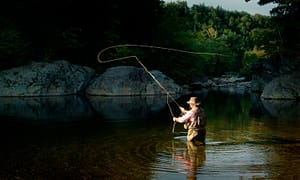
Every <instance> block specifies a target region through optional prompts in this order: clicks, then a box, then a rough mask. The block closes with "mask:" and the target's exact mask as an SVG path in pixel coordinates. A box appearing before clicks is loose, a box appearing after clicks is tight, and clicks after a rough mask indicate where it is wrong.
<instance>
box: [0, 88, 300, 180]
mask: <svg viewBox="0 0 300 180" xmlns="http://www.w3.org/2000/svg"><path fill="white" fill-rule="evenodd" d="M199 96H200V98H201V100H202V105H203V107H204V109H205V111H206V113H207V116H208V120H207V138H206V145H205V146H195V145H192V144H190V143H187V142H186V136H185V135H186V132H185V130H184V129H183V127H182V124H176V128H175V133H174V134H173V133H172V126H173V122H172V120H171V116H170V112H169V110H168V108H167V107H166V106H162V107H161V108H160V109H159V108H158V109H155V108H153V109H154V110H153V109H152V111H151V112H148V111H146V110H145V109H144V108H142V110H141V109H138V110H136V109H135V108H134V106H136V105H138V104H137V101H136V100H133V99H134V97H132V98H133V99H132V101H130V98H129V101H128V98H127V99H126V103H124V102H125V99H122V98H121V97H119V98H121V99H119V100H120V101H122V103H119V104H118V103H116V104H114V105H113V108H114V110H112V111H109V109H112V108H111V107H110V108H108V107H109V105H108V104H109V103H108V102H113V100H111V99H109V101H105V103H104V104H98V105H97V106H93V103H95V102H98V101H100V100H99V99H96V100H95V99H94V100H93V101H89V102H93V103H90V104H89V103H83V104H84V107H83V108H80V109H83V110H82V111H80V110H77V109H76V110H75V112H73V111H72V110H70V109H68V113H67V111H64V110H57V108H54V107H57V106H58V105H53V106H52V110H43V112H48V114H47V113H44V114H43V113H42V112H40V111H39V110H40V108H47V103H46V104H45V103H43V106H35V105H34V104H36V103H33V104H31V103H30V109H31V110H32V109H34V110H32V112H31V111H30V112H31V113H30V114H28V113H24V111H25V110H24V109H27V108H28V107H24V106H22V107H20V104H24V103H19V104H18V105H14V104H13V103H7V102H8V101H9V99H6V100H5V102H6V103H5V104H4V105H3V104H2V105H0V107H1V126H0V131H1V133H0V141H1V148H0V149H1V150H0V179H172V180H173V179H299V178H300V153H299V152H300V133H299V131H300V119H299V114H298V113H297V112H298V111H297V110H292V111H290V110H291V108H289V109H288V111H287V112H286V113H284V111H282V112H281V113H280V115H281V116H276V117H275V116H274V115H272V114H271V113H268V111H267V110H266V109H264V108H262V107H263V103H261V102H260V101H256V100H253V97H251V98H250V96H249V95H228V94H220V93H208V94H199ZM72 98H73V97H72ZM97 98H99V97H97ZM103 98H104V97H103ZM135 98H136V97H135ZM188 98H189V96H185V97H181V98H180V99H178V102H179V103H180V104H182V105H185V102H186V100H187V99H188ZM161 99H162V102H164V103H165V99H164V98H161ZM23 100H24V99H23ZM23 100H22V102H23ZM31 100H32V99H31ZM31 100H30V101H31ZM110 100H111V101H110ZM114 100H115V99H114ZM12 101H13V102H16V100H15V99H13V100H12ZM25 101H29V100H25ZM48 101H49V100H47V101H46V102H48ZM101 101H103V100H101ZM115 101H118V100H115ZM2 102H4V100H2ZM34 102H37V101H34ZM43 102H44V100H43ZM59 102H60V101H59ZM67 102H68V103H66V104H72V103H71V101H67ZM76 102H79V101H78V100H77V99H76ZM128 102H134V103H135V104H129V103H128ZM147 102H149V99H148V100H147ZM155 102H156V103H158V102H157V101H155ZM107 103H108V104H107ZM59 104H62V103H61V102H60V103H59ZM74 104H76V105H79V104H81V103H79V104H77V103H73V104H72V105H73V106H75V105H74ZM149 104H150V105H149ZM151 104H153V102H152V101H151V103H148V105H147V108H151ZM104 105H105V108H104V109H105V110H106V112H105V113H103V108H100V107H103V106H104ZM65 106H66V107H69V106H68V105H65ZM129 106H130V107H131V106H132V108H133V109H132V108H129V110H127V111H126V112H127V113H125V112H122V113H120V114H121V115H119V112H118V111H121V110H117V109H118V108H121V109H122V108H123V109H126V107H129ZM138 106H139V105H138ZM156 106H158V105H157V104H156ZM298 106H299V105H298V103H296V106H294V105H293V107H296V108H297V107H298ZM12 107H14V110H13V111H12V110H11V109H10V108H12ZM16 107H18V108H16ZM76 107H77V106H76ZM93 107H94V108H93ZM53 108H54V109H55V111H53ZM140 108H141V107H140ZM173 108H174V109H175V108H176V106H173ZM18 109H20V112H18ZM21 109H22V112H21ZM136 111H138V112H136ZM174 111H175V110H174ZM12 112H13V113H12ZM26 112H29V110H26ZM33 112H36V113H33ZM49 112H51V113H49ZM64 112H66V113H64ZM139 112H140V114H139ZM291 112H293V113H291ZM295 112H296V113H295ZM54 113H57V115H55V114H54ZM175 113H178V111H177V112H176V111H175ZM23 114H26V115H23ZM32 114H34V115H32ZM45 114H46V115H47V117H51V118H48V119H47V118H45ZM70 114H76V116H75V115H73V116H72V115H70ZM132 114H135V115H136V116H138V117H137V118H134V117H132V116H130V115H132ZM285 114H288V116H284V115H285ZM31 115H32V116H31ZM125 116H126V117H125Z"/></svg>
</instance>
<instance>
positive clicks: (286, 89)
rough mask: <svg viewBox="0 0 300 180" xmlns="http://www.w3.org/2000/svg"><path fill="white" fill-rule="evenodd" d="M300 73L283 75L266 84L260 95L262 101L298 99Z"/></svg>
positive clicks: (299, 93) (299, 94) (299, 95)
mask: <svg viewBox="0 0 300 180" xmlns="http://www.w3.org/2000/svg"><path fill="white" fill-rule="evenodd" d="M299 80H300V73H298V72H296V73H293V74H289V75H283V76H280V77H278V78H275V79H273V80H272V81H271V82H270V83H268V84H267V85H266V86H265V88H264V90H263V93H262V95H261V98H263V99H294V100H297V99H299V97H300V81H299Z"/></svg>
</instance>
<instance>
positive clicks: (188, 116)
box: [173, 97, 206, 144]
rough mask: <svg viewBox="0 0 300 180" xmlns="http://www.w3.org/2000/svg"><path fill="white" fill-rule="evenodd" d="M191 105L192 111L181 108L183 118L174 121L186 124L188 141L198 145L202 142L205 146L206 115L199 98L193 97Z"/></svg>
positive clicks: (189, 102) (176, 118) (174, 118)
mask: <svg viewBox="0 0 300 180" xmlns="http://www.w3.org/2000/svg"><path fill="white" fill-rule="evenodd" d="M187 103H188V104H189V105H190V108H191V109H190V110H185V109H184V108H183V107H180V110H181V112H182V114H183V115H182V116H180V117H173V121H175V122H178V123H185V124H184V128H185V129H188V134H187V141H189V142H190V141H191V142H193V143H196V144H198V142H201V143H202V144H205V135H206V129H205V125H206V114H205V112H204V110H203V108H201V107H200V104H201V103H200V101H199V100H198V98H197V97H191V98H190V100H189V101H188V102H187Z"/></svg>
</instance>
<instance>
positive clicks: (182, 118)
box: [177, 110, 196, 123]
mask: <svg viewBox="0 0 300 180" xmlns="http://www.w3.org/2000/svg"><path fill="white" fill-rule="evenodd" d="M195 117H196V112H194V111H192V110H189V111H187V112H186V113H185V114H184V115H183V116H180V117H178V118H177V122H179V123H185V122H188V121H194V120H195Z"/></svg>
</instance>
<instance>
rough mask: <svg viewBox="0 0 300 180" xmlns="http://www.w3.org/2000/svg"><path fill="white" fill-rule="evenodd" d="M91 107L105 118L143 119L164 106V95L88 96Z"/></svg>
mask: <svg viewBox="0 0 300 180" xmlns="http://www.w3.org/2000/svg"><path fill="white" fill-rule="evenodd" d="M88 99H89V102H90V103H91V104H92V106H93V108H94V109H95V110H96V111H97V112H98V113H99V114H101V115H102V116H103V118H105V119H110V120H121V119H125V120H128V119H145V118H149V117H151V115H152V114H156V113H158V112H159V111H161V110H162V109H163V108H164V107H165V106H166V96H119V97H113V96H89V97H88Z"/></svg>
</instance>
